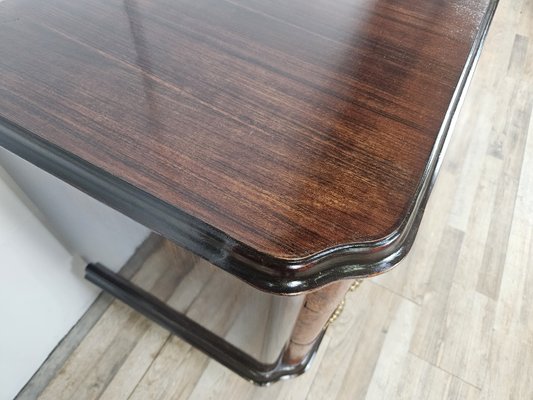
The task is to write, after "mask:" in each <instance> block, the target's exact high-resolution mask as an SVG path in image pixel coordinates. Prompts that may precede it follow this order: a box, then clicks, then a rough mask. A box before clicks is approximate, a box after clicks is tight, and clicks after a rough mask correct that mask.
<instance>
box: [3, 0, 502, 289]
mask: <svg viewBox="0 0 533 400" xmlns="http://www.w3.org/2000/svg"><path fill="white" fill-rule="evenodd" d="M497 4H498V0H493V1H491V3H490V5H489V8H488V10H487V13H486V15H485V17H484V19H483V22H482V24H481V26H480V29H479V31H478V33H477V36H476V39H475V41H474V44H473V46H472V50H471V52H470V54H469V57H468V59H467V62H466V65H465V68H464V70H463V73H462V75H461V77H460V80H459V82H458V85H457V88H456V90H455V93H454V96H453V98H452V101H451V104H450V107H449V109H448V112H447V114H446V116H445V119H444V121H443V125H442V128H441V130H440V132H439V134H438V137H437V140H436V142H435V145H434V148H433V151H432V153H431V156H430V159H429V162H428V164H427V167H426V170H425V171H424V175H423V177H422V179H421V182H420V184H419V187H418V190H417V194H416V196H415V197H414V201H413V203H412V204H411V207H410V210H409V212H408V213H407V215H406V217H405V219H404V220H403V222H402V224H401V225H400V226H399V227H398V228H397V229H396V230H395V231H394V232H392V233H391V234H390V235H388V236H387V237H386V238H383V239H382V240H379V241H375V242H366V243H349V244H345V245H341V246H336V247H333V248H329V249H325V250H324V251H321V252H319V253H317V254H314V255H312V256H309V257H304V258H299V259H283V258H276V257H272V256H271V255H268V254H264V253H261V252H258V251H257V250H255V249H253V248H251V247H250V246H247V245H245V244H243V243H241V242H239V241H237V240H235V239H233V238H231V237H229V236H227V235H226V234H225V233H224V232H222V231H220V230H217V229H215V228H213V227H212V226H210V225H208V224H206V223H205V222H203V221H201V220H199V219H198V218H195V217H193V216H190V215H188V214H186V213H184V212H183V211H181V210H179V209H177V208H175V207H173V206H171V205H169V204H167V203H165V202H163V201H161V200H159V199H157V198H156V197H154V196H152V195H150V194H148V193H146V192H144V191H142V190H140V189H138V188H136V187H134V186H132V185H131V184H129V183H127V182H125V181H123V180H121V179H119V178H118V177H116V176H113V175H111V174H109V173H107V172H105V171H103V170H102V169H100V168H98V167H95V166H94V165H92V164H90V163H88V162H86V161H84V160H82V159H80V158H79V157H76V156H75V155H73V154H71V153H68V152H66V151H64V150H62V149H60V148H58V147H57V146H54V145H53V144H51V143H49V142H46V141H44V140H42V139H40V138H39V137H37V136H36V135H34V134H32V133H31V132H29V131H27V130H25V129H24V128H22V127H19V126H17V125H15V124H13V123H11V122H10V121H8V120H6V119H5V118H2V117H1V116H0V145H1V146H3V147H5V148H6V149H8V150H10V151H12V152H13V153H15V154H17V155H19V156H20V157H22V158H24V159H26V160H28V161H29V162H31V163H33V164H35V165H36V166H38V167H40V168H42V169H43V170H45V171H48V172H49V173H51V174H52V175H55V176H56V177H58V178H60V179H62V180H64V181H66V182H67V183H69V184H71V185H72V186H75V187H77V188H78V189H80V190H82V191H84V192H85V193H87V194H89V195H90V196H92V197H94V198H95V199H97V200H99V201H101V202H103V203H105V204H107V205H108V206H110V207H113V208H115V209H116V210H118V211H120V212H122V213H123V214H125V215H127V216H129V217H131V218H132V219H134V220H136V221H138V222H140V223H141V224H143V225H145V226H147V227H148V228H150V229H152V230H153V231H155V232H157V233H159V234H161V235H162V236H164V237H166V238H168V239H170V240H172V241H174V242H176V243H177V244H179V245H181V246H183V247H185V248H186V249H188V250H190V251H192V252H193V253H196V254H198V255H199V256H201V257H203V258H205V259H206V260H208V261H210V262H211V263H213V264H215V265H217V266H219V267H221V268H223V269H225V270H226V271H228V272H229V273H231V274H233V275H235V276H238V277H239V278H241V279H243V280H245V281H247V282H248V283H250V284H251V285H253V286H255V287H257V288H259V289H261V290H265V291H268V292H272V293H280V294H296V293H300V292H303V291H307V290H311V289H315V288H318V287H320V286H323V285H325V284H328V283H331V282H333V281H336V280H340V279H347V278H360V277H366V276H371V275H376V274H380V273H383V272H385V271H387V270H389V269H390V268H392V267H393V266H394V265H396V264H397V263H399V262H400V261H401V260H402V259H403V257H405V255H406V254H407V253H408V251H409V250H410V248H411V246H412V244H413V241H414V239H415V236H416V232H417V230H418V227H419V225H420V221H421V219H422V214H423V211H424V208H425V205H426V203H427V200H428V196H429V193H430V190H431V187H432V186H433V184H434V181H435V179H436V176H437V172H438V169H439V167H440V163H441V161H442V157H443V155H444V150H445V148H446V145H447V138H448V131H449V130H450V127H451V126H452V124H453V122H454V118H455V116H456V111H457V109H458V107H459V105H460V103H461V100H462V96H464V94H465V93H466V90H465V89H466V87H467V86H468V83H469V82H470V79H471V76H472V73H473V70H474V67H475V65H476V63H477V61H478V59H479V56H480V52H481V47H482V44H483V42H484V39H485V37H486V34H487V32H488V28H489V26H490V22H491V20H492V18H493V16H494V13H495V11H496V6H497Z"/></svg>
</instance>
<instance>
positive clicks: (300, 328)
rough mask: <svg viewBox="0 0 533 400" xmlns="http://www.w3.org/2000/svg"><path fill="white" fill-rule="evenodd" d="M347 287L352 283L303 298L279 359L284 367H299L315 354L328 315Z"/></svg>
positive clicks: (346, 281)
mask: <svg viewBox="0 0 533 400" xmlns="http://www.w3.org/2000/svg"><path fill="white" fill-rule="evenodd" d="M355 283H357V284H358V283H359V281H355ZM351 286H354V281H353V280H344V281H338V282H335V283H332V284H330V285H328V286H325V287H323V288H320V289H318V290H315V291H314V292H311V293H309V294H307V295H306V298H305V300H304V303H303V306H302V309H301V310H300V314H299V315H298V319H297V321H296V324H295V326H294V329H293V333H292V336H291V339H290V341H289V344H288V347H287V351H286V352H285V354H284V357H283V362H284V363H285V364H287V365H296V364H300V363H301V362H302V360H304V359H306V358H308V357H309V353H310V352H313V351H316V349H317V348H318V346H317V341H320V340H321V339H322V336H323V333H324V331H325V329H326V328H327V326H328V324H329V321H330V319H331V318H332V315H334V314H335V311H336V310H337V309H338V307H339V304H343V303H342V302H343V301H344V300H343V299H344V296H345V295H346V292H347V291H348V290H349V289H350V287H351Z"/></svg>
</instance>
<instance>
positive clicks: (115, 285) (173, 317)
mask: <svg viewBox="0 0 533 400" xmlns="http://www.w3.org/2000/svg"><path fill="white" fill-rule="evenodd" d="M85 278H86V279H87V280H89V281H90V282H92V283H94V284H95V285H97V286H99V287H100V288H102V289H103V290H105V291H106V292H108V293H110V294H111V295H113V296H114V297H116V298H117V299H119V300H121V301H122V302H124V303H126V304H127V305H129V306H130V307H132V308H133V309H135V310H137V311H138V312H140V313H141V314H143V315H144V316H146V317H147V318H149V319H151V320H152V321H154V322H156V323H157V324H159V325H161V326H163V327H164V328H166V329H168V330H169V331H170V332H171V333H173V334H175V335H177V336H179V337H180V338H182V339H183V340H185V341H186V342H188V343H189V344H191V345H192V346H194V347H196V348H197V349H199V350H200V351H202V352H204V353H205V354H207V355H208V356H209V357H211V358H213V359H214V360H216V361H218V362H219V363H221V364H222V365H224V366H226V367H227V368H229V369H231V370H232V371H234V372H236V373H237V374H239V375H241V376H242V377H243V378H245V379H247V380H250V381H252V382H254V383H255V384H258V385H267V384H269V383H272V382H275V381H277V380H280V379H283V378H289V377H293V376H296V375H300V374H302V373H303V372H305V370H306V369H307V367H308V365H309V363H310V362H311V361H312V359H313V357H314V355H315V353H316V351H317V350H318V346H319V345H320V341H321V339H322V335H323V333H322V335H321V336H320V338H319V340H317V341H316V343H315V345H314V348H313V350H312V351H311V352H309V355H308V356H307V357H306V358H305V359H304V360H302V362H300V363H298V364H296V365H287V364H284V363H283V361H282V358H283V354H280V357H279V358H278V361H277V362H276V363H274V364H263V363H260V362H259V361H257V360H256V359H254V358H253V357H251V356H249V355H248V354H246V353H244V352H243V351H242V350H240V349H239V348H237V347H235V346H234V345H232V344H231V343H229V342H228V341H226V340H224V339H223V338H221V337H220V336H217V335H215V334H214V333H212V332H211V331H209V330H207V329H206V328H204V327H203V326H201V325H200V324H198V323H197V322H195V321H193V320H191V319H190V318H188V317H187V316H186V315H184V314H182V313H180V312H178V311H176V310H175V309H173V308H171V307H169V306H168V305H167V304H165V303H164V302H162V301H161V300H159V299H158V298H156V297H155V296H153V295H151V294H150V293H148V292H146V291H145V290H143V289H141V288H139V287H138V286H136V285H134V284H133V283H131V282H130V281H128V280H127V279H125V278H123V277H122V276H120V275H118V274H116V273H114V272H113V271H111V270H110V269H108V268H106V267H104V266H102V265H100V264H89V265H87V267H86V269H85Z"/></svg>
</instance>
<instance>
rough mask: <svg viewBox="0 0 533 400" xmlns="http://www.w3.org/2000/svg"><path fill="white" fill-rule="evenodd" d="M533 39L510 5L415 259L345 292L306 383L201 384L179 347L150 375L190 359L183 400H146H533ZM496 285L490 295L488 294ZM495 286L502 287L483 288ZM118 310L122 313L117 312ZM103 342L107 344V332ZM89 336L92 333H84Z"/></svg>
mask: <svg viewBox="0 0 533 400" xmlns="http://www.w3.org/2000/svg"><path fill="white" fill-rule="evenodd" d="M517 35H520V36H521V37H522V39H520V38H517ZM523 38H527V39H523ZM524 40H526V41H527V46H524V45H523V41H524ZM515 43H519V45H516V46H515V45H514V44H515ZM531 43H533V1H532V0H516V1H515V0H503V1H502V2H501V4H500V6H499V8H498V11H497V13H496V17H495V20H494V23H493V28H492V29H491V32H490V33H489V35H488V38H487V43H486V48H485V51H484V52H483V54H482V56H481V60H480V63H479V67H478V70H477V72H476V75H475V76H474V79H473V81H472V84H471V88H470V90H469V92H468V96H467V97H466V99H465V103H464V105H463V108H462V111H461V114H460V117H459V119H458V121H457V124H456V127H455V131H454V134H453V136H452V140H451V142H450V147H449V149H448V152H447V156H446V158H445V160H444V163H443V166H442V168H441V173H440V176H439V179H438V181H437V183H436V185H435V189H434V192H433V196H432V198H431V199H430V201H429V203H428V206H427V209H426V216H425V217H424V220H423V222H422V225H421V227H420V234H419V237H418V239H417V241H416V243H415V245H414V247H413V251H412V252H411V253H410V254H409V255H408V256H407V257H406V259H405V262H404V263H403V265H402V266H401V268H397V269H395V270H393V271H391V272H390V273H387V274H384V275H382V276H381V277H378V278H374V279H368V280H366V281H365V282H364V283H363V284H362V285H361V287H360V288H359V289H358V290H357V291H356V292H355V293H350V294H349V295H348V296H347V299H346V300H347V302H346V307H345V310H344V312H343V314H342V315H341V317H340V318H339V319H338V320H337V321H336V322H335V323H334V324H333V325H332V326H331V327H330V329H329V330H328V332H327V333H326V335H325V337H324V340H323V342H322V347H321V350H320V351H319V353H318V355H317V358H316V360H315V363H314V364H313V366H312V367H311V369H310V370H309V371H308V372H307V373H306V374H304V375H302V376H301V377H299V378H297V379H294V380H291V381H287V382H280V383H278V384H275V385H272V386H271V387H267V388H257V387H254V386H252V385H250V384H249V383H248V382H245V381H243V380H242V379H241V378H239V377H238V376H235V374H233V373H231V372H228V371H227V369H226V368H224V367H222V366H220V365H218V364H217V363H216V362H213V361H210V362H208V363H207V367H206V368H205V369H203V370H202V371H201V375H200V377H198V375H199V374H198V369H197V368H196V365H198V364H199V363H200V362H201V361H202V362H203V361H204V360H205V359H204V358H203V357H204V356H203V355H202V354H201V353H200V352H197V351H193V355H191V353H190V351H189V352H187V351H186V350H184V349H182V348H179V347H178V346H175V347H174V348H173V349H175V350H176V352H179V353H178V354H176V353H173V357H174V359H175V360H173V361H172V360H170V358H168V357H167V356H166V355H165V359H166V360H167V362H166V363H164V362H163V360H162V361H161V362H159V363H154V364H153V365H152V367H151V372H150V378H151V379H152V380H153V382H155V383H154V385H156V384H157V382H161V384H162V385H164V384H166V383H167V380H168V376H172V374H173V373H174V371H175V370H176V369H177V368H180V365H182V364H180V362H181V359H182V358H183V357H188V362H191V363H192V364H193V365H194V370H193V371H192V372H191V373H187V371H185V370H183V371H184V372H185V373H186V376H185V377H184V378H183V381H182V382H181V383H180V385H181V386H180V388H178V389H176V390H175V391H174V392H171V391H168V392H166V393H164V394H163V395H161V396H156V395H154V396H147V397H145V398H146V399H151V398H152V399H155V398H157V399H176V398H182V399H191V400H196V399H206V398H215V399H219V398H220V399H223V398H239V399H250V400H263V399H264V400H272V399H280V400H286V399H295V400H297V399H316V400H318V399H325V400H326V399H327V400H330V399H337V400H363V399H366V400H378V399H383V398H385V399H395V400H396V399H397V400H403V399H405V400H413V399H424V400H426V399H427V400H450V399H461V400H463V399H468V400H470V399H472V400H482V399H483V400H501V399H531V398H533V372H532V366H533V344H532V341H531V338H532V337H533V323H532V322H533V318H532V308H531V304H532V303H533V290H532V285H533V273H532V270H531V266H532V265H533V46H532V45H531ZM526 48H527V50H526ZM524 51H525V55H524ZM517 87H520V88H523V89H522V90H521V91H520V92H519V96H516V95H515V90H516V88H517ZM517 110H523V113H521V115H522V117H523V118H522V119H521V120H520V121H518V120H516V115H517ZM511 121H515V122H519V123H511ZM528 121H529V122H528ZM472 132H475V133H476V134H472ZM511 132H512V133H511ZM513 143H525V146H524V147H518V146H515V145H514V144H513ZM504 148H505V149H509V150H503V149H504ZM515 157H517V158H520V159H521V160H522V166H521V168H513V169H510V170H509V173H508V174H502V173H501V172H502V170H503V169H504V165H507V164H508V163H510V162H511V159H513V158H515ZM516 186H517V189H516ZM469 187H473V191H472V192H470V191H468V192H466V193H465V191H464V188H469ZM502 190H503V191H509V192H511V193H516V196H509V195H507V196H501V195H499V194H498V191H502ZM510 204H514V208H513V210H514V211H513V213H512V216H511V217H509V218H508V219H506V220H505V221H502V219H501V217H500V216H499V210H500V209H507V207H509V205H510ZM493 218H495V219H497V220H498V221H502V223H505V224H507V225H509V226H510V227H511V228H510V229H508V228H505V229H504V230H505V231H506V232H508V235H509V236H508V237H505V238H503V237H501V236H491V235H490V234H489V232H490V231H491V229H492V228H491V225H492V223H491V220H492V219H493ZM495 240H497V241H498V242H499V243H497V245H496V246H495V247H496V249H497V250H498V251H499V252H501V253H494V254H495V256H497V258H498V259H503V260H504V261H503V263H501V264H498V265H496V266H497V267H498V270H497V271H494V270H493V269H492V268H491V271H494V272H491V273H490V276H491V277H492V278H491V279H488V277H487V276H485V275H486V274H485V269H484V261H483V259H484V254H485V252H486V251H488V250H487V249H488V248H489V247H492V246H494V245H495V243H494V241H495ZM503 243H506V244H507V245H506V246H503V245H502V244H503ZM454 254H455V255H454ZM500 271H501V272H500ZM450 275H451V277H450ZM491 280H492V282H491V284H490V285H485V284H483V285H479V284H478V282H490V281H491ZM486 287H492V288H496V290H491V291H490V292H489V291H485V290H484V289H485V288H486ZM481 289H483V291H481ZM109 312H110V313H115V311H114V310H113V309H110V310H109ZM122 317H123V314H116V313H115V314H114V317H113V318H114V319H115V320H116V323H117V324H119V323H121V321H123V319H122ZM433 325H434V326H435V328H432V326H433ZM95 329H96V328H95ZM110 332H111V333H115V332H116V331H114V330H113V329H112V330H111V331H110ZM99 335H101V340H102V341H106V344H108V343H109V342H108V339H107V335H108V333H107V332H106V331H101V332H100V333H99ZM92 340H94V337H93V336H88V337H87V341H92ZM81 347H82V348H83V349H84V350H85V354H84V355H83V357H79V356H77V355H76V354H74V355H73V356H72V358H73V359H74V358H76V359H77V360H76V361H75V362H72V363H69V365H70V369H69V370H67V371H66V372H65V373H64V374H63V375H61V376H58V378H57V380H59V381H61V380H64V381H71V382H72V384H74V385H80V386H81V385H82V382H83V381H82V380H81V379H80V377H79V375H77V374H78V373H77V372H76V371H77V369H76V368H74V365H75V364H78V365H79V367H83V368H87V369H89V368H91V367H92V365H93V364H91V360H93V355H92V353H91V352H90V351H89V350H88V349H87V347H86V346H81ZM103 361H104V360H103ZM103 361H102V362H103ZM105 361H108V360H105ZM79 367H78V368H79ZM127 367H128V368H131V370H132V374H136V373H137V372H133V370H134V369H136V368H137V369H140V368H146V367H145V364H143V363H142V362H139V363H137V364H136V365H135V366H130V364H128V365H127ZM191 369H192V368H191ZM71 377H72V378H71ZM191 387H193V389H190V388H191ZM135 390H136V386H135V384H130V385H129V386H128V388H127V389H125V390H124V391H123V392H121V393H120V394H117V396H116V397H114V399H126V398H128V396H129V395H130V393H131V392H132V391H133V392H135ZM143 393H144V392H143ZM178 394H182V395H181V396H179V395H178ZM35 397H36V396H21V397H20V399H21V400H22V399H34V398H35ZM62 398H68V395H65V394H63V393H62V392H61V391H60V390H57V391H56V392H55V397H54V399H62ZM92 398H93V399H95V398H97V397H94V396H93V397H92Z"/></svg>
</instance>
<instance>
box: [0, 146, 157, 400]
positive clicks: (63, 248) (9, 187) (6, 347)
mask: <svg viewBox="0 0 533 400" xmlns="http://www.w3.org/2000/svg"><path fill="white" fill-rule="evenodd" d="M0 165H3V166H4V167H5V170H7V171H8V172H9V175H10V176H11V177H10V176H9V175H8V174H7V173H6V172H5V170H4V169H2V168H1V167H0V400H4V399H12V398H13V397H14V396H15V395H16V394H17V393H18V391H19V390H20V389H22V387H23V386H24V385H25V383H26V382H27V381H28V380H29V379H30V378H31V376H32V375H33V374H34V373H35V372H36V370H37V369H38V368H39V366H40V365H41V363H42V362H43V361H44V360H45V359H46V357H47V356H48V355H49V353H50V352H51V351H52V350H53V349H54V347H55V346H56V345H57V344H58V343H59V341H60V340H61V339H62V338H63V337H64V335H65V334H66V333H67V332H68V331H69V330H70V329H71V328H72V326H73V325H74V324H75V323H76V322H77V321H78V319H79V318H80V317H81V316H82V315H83V313H84V312H85V311H86V310H87V308H88V307H89V306H90V305H91V303H92V302H93V301H94V299H95V298H96V296H97V294H98V290H97V289H96V288H95V287H93V286H92V285H91V284H90V283H88V282H86V281H85V280H84V279H83V277H82V276H83V262H82V261H81V260H80V258H79V257H77V256H76V255H80V256H82V257H83V258H84V259H86V260H88V261H98V262H102V263H103V264H104V265H106V266H108V267H110V268H112V269H114V270H118V269H119V268H120V267H121V266H122V265H123V264H124V263H125V262H126V261H127V259H128V258H129V257H130V256H131V255H132V254H133V252H134V250H135V248H136V247H137V246H138V245H139V244H141V243H142V241H143V240H144V239H145V238H146V237H147V236H148V234H149V231H148V230H147V229H146V228H144V227H143V226H141V225H138V224H137V223H135V222H133V221H132V220H130V219H128V218H126V217H124V216H123V215H121V214H118V213H117V212H115V211H114V210H111V209H109V208H107V207H105V206H103V205H102V204H100V203H98V202H97V201H95V200H93V199H91V198H89V197H88V196H86V195H85V194H83V193H81V192H79V191H78V190H76V189H73V188H71V187H69V186H68V185H66V184H64V183H63V182H61V181H59V180H58V179H56V178H54V177H52V176H50V175H49V174H47V173H45V172H43V171H41V170H39V169H37V168H35V167H34V166H32V165H31V164H29V163H27V162H25V161H23V160H21V159H20V158H18V157H16V156H14V155H12V154H10V153H7V152H6V151H5V150H0ZM11 178H13V179H11ZM15 181H16V183H15ZM19 187H20V188H19ZM21 189H23V190H21ZM26 195H27V196H26Z"/></svg>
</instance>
